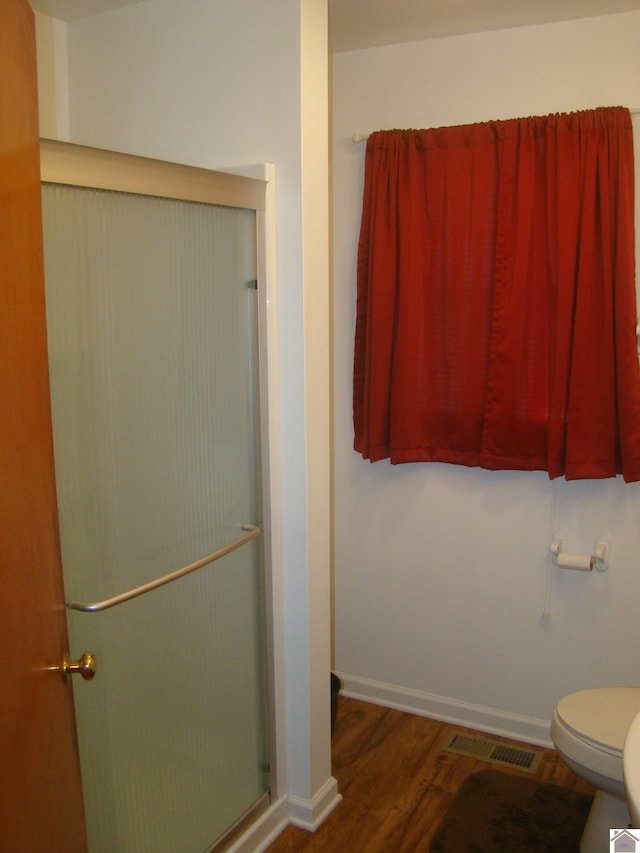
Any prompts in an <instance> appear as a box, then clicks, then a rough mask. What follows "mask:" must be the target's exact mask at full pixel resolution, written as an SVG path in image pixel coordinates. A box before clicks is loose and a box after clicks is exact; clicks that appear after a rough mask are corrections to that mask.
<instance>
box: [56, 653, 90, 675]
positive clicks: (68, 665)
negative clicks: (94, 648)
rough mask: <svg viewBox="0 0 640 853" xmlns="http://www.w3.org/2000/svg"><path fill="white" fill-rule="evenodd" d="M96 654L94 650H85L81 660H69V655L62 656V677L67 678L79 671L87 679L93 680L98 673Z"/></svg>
mask: <svg viewBox="0 0 640 853" xmlns="http://www.w3.org/2000/svg"><path fill="white" fill-rule="evenodd" d="M96 668H97V666H96V656H95V655H94V653H93V652H85V653H84V654H83V655H82V657H81V658H80V660H69V655H67V654H65V656H64V657H63V658H62V666H61V667H60V670H61V672H62V677H63V678H64V679H65V680H66V679H67V678H68V676H70V675H73V674H74V673H75V672H79V673H80V675H81V676H82V677H83V678H84V680H85V681H91V679H92V678H93V677H94V675H95V674H96Z"/></svg>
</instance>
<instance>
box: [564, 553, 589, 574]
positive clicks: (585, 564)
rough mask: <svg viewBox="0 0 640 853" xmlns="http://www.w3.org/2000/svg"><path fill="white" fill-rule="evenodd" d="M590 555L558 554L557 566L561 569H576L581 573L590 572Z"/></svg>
mask: <svg viewBox="0 0 640 853" xmlns="http://www.w3.org/2000/svg"><path fill="white" fill-rule="evenodd" d="M591 560H592V557H591V554H563V553H562V552H560V553H559V554H558V565H559V566H560V568H561V569H578V571H581V572H590V571H591V569H592V565H591Z"/></svg>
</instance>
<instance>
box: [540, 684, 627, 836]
mask: <svg viewBox="0 0 640 853" xmlns="http://www.w3.org/2000/svg"><path fill="white" fill-rule="evenodd" d="M638 713H640V687H602V688H596V689H593V690H581V691H579V692H578V693H571V694H570V695H569V696H565V697H564V699H562V700H561V701H560V702H559V703H558V706H557V708H556V710H555V712H554V715H553V720H552V722H551V740H552V741H553V743H554V745H555V747H556V749H557V751H558V753H559V754H560V756H561V757H562V759H563V760H564V762H565V764H567V765H568V766H569V767H570V768H571V769H572V770H573V771H574V773H576V774H577V775H578V776H580V778H581V779H584V780H585V781H586V782H589V783H590V784H592V785H593V786H594V788H596V789H597V791H596V795H595V797H594V800H593V805H592V807H591V811H590V812H589V817H588V819H587V823H586V825H585V828H584V832H583V834H582V838H581V840H580V853H602V851H603V850H608V849H609V829H626V828H627V827H628V826H629V821H630V818H629V811H628V809H627V804H626V802H625V789H624V780H623V775H622V751H623V747H624V740H625V737H626V734H627V731H628V729H629V726H630V725H631V723H632V721H633V719H634V718H635V717H636V715H637V714H638Z"/></svg>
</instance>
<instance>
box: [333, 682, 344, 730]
mask: <svg viewBox="0 0 640 853" xmlns="http://www.w3.org/2000/svg"><path fill="white" fill-rule="evenodd" d="M341 690H342V681H340V679H339V678H338V676H337V675H336V674H335V672H332V673H331V734H333V729H334V727H335V724H336V714H337V713H338V696H339V695H340V691H341Z"/></svg>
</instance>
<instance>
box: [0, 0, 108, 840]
mask: <svg viewBox="0 0 640 853" xmlns="http://www.w3.org/2000/svg"><path fill="white" fill-rule="evenodd" d="M0 68H1V69H2V84H1V85H0V674H1V678H2V681H1V684H0V850H1V851H2V853H28V851H29V852H30V851H34V853H35V851H38V853H43V851H51V853H62V851H64V853H81V852H82V851H86V849H87V848H86V840H85V839H86V833H85V827H84V814H83V808H82V793H81V786H80V769H79V768H80V766H79V757H78V751H77V744H76V737H75V721H74V712H73V698H72V691H71V685H70V684H68V683H67V684H65V683H64V682H63V679H62V676H61V674H60V672H58V671H56V670H55V667H57V666H59V665H60V663H61V661H62V657H63V654H64V653H65V651H66V650H67V631H66V620H65V607H64V599H63V590H62V571H61V564H60V549H59V542H58V529H57V511H56V496H55V480H54V469H53V451H52V440H51V419H50V410H49V385H48V370H47V346H46V325H45V311H44V282H43V261H42V225H41V214H40V166H39V156H40V155H39V139H38V116H37V95H36V57H35V25H34V15H33V12H32V11H31V9H30V7H29V4H28V3H27V0H2V2H0ZM74 651H76V650H74ZM83 687H86V688H87V689H91V685H90V684H87V685H83Z"/></svg>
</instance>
